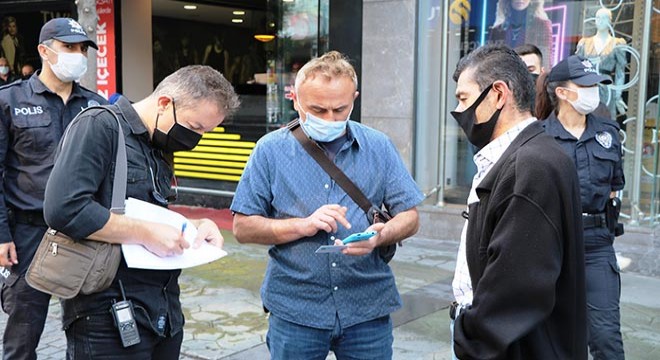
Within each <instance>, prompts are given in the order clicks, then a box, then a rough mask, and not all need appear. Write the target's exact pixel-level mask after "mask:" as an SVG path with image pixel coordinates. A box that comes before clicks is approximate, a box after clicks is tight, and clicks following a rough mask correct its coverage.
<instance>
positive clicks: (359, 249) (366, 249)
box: [335, 223, 385, 256]
mask: <svg viewBox="0 0 660 360" xmlns="http://www.w3.org/2000/svg"><path fill="white" fill-rule="evenodd" d="M384 227H385V223H375V224H373V225H371V226H369V227H368V228H367V229H365V230H364V231H365V232H367V231H376V232H377V234H376V235H374V236H372V237H370V238H369V239H368V240H364V241H356V242H352V243H348V244H346V246H348V247H347V248H346V249H344V250H342V251H341V252H342V253H343V254H344V255H353V256H360V255H366V254H369V253H370V252H372V251H373V250H374V249H375V248H377V247H379V246H380V245H381V243H382V242H383V238H382V230H383V228H384ZM335 245H344V243H343V242H342V241H341V240H335Z"/></svg>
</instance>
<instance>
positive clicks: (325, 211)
mask: <svg viewBox="0 0 660 360" xmlns="http://www.w3.org/2000/svg"><path fill="white" fill-rule="evenodd" d="M347 211H348V208H347V207H345V206H339V205H338V204H331V205H323V206H321V207H320V208H318V209H317V210H316V211H314V213H313V214H312V215H310V216H308V217H307V218H305V226H304V227H303V229H302V233H303V235H304V236H313V235H314V234H316V233H317V232H319V231H320V230H323V231H326V232H328V233H334V232H337V222H339V223H340V224H342V225H343V226H344V227H345V228H347V229H350V228H351V223H349V222H348V220H346V212H347Z"/></svg>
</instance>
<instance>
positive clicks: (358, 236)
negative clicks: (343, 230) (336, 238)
mask: <svg viewBox="0 0 660 360" xmlns="http://www.w3.org/2000/svg"><path fill="white" fill-rule="evenodd" d="M376 234H377V232H376V231H365V232H359V233H355V234H351V235H349V236H348V237H346V238H345V239H344V240H342V241H341V242H342V243H344V245H346V244H349V243H352V242H356V241H364V240H369V239H370V238H372V237H373V236H374V235H376Z"/></svg>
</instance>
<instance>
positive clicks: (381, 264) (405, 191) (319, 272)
mask: <svg viewBox="0 0 660 360" xmlns="http://www.w3.org/2000/svg"><path fill="white" fill-rule="evenodd" d="M356 89H357V76H356V74H355V70H354V69H353V67H352V66H351V65H350V64H349V63H348V61H347V60H346V59H345V58H344V57H343V56H342V55H341V54H340V53H338V52H336V51H332V52H329V53H327V54H325V55H323V56H321V57H320V58H316V59H313V60H311V61H310V62H308V63H307V64H306V65H305V66H303V67H302V68H301V69H300V71H299V72H298V74H297V77H296V83H295V94H294V96H293V101H294V107H295V109H296V110H297V111H298V114H299V116H300V122H301V126H302V129H303V130H304V132H305V134H306V135H307V136H308V137H310V138H311V139H312V140H313V141H316V143H317V144H318V145H319V146H320V147H321V148H322V149H323V150H324V151H325V153H326V154H327V155H328V156H329V158H330V159H331V160H332V161H334V163H335V164H336V165H337V166H338V167H339V168H340V169H341V170H342V171H344V173H345V174H346V175H347V176H348V178H350V179H351V180H352V181H353V182H354V183H355V184H356V186H357V187H358V188H359V189H360V190H361V191H362V192H363V193H364V194H365V196H366V197H367V198H368V199H369V200H370V201H371V203H372V204H375V205H377V206H379V205H385V206H386V207H387V208H388V209H389V211H390V212H391V214H392V215H393V216H394V217H393V218H392V220H390V221H389V222H388V223H386V224H383V223H376V224H373V225H370V223H369V220H368V219H367V216H366V215H365V213H364V211H363V210H362V209H361V208H360V207H359V206H358V205H357V204H356V203H355V202H353V200H352V199H351V198H350V197H349V196H348V195H347V194H346V192H345V191H344V190H343V189H342V188H341V187H340V186H339V185H338V184H337V183H335V182H334V181H333V180H332V179H331V177H330V175H328V174H327V173H326V172H325V171H323V170H322V169H321V167H320V166H319V165H318V164H317V162H316V161H315V160H314V159H312V158H311V157H310V156H309V155H308V154H307V153H306V152H305V150H304V149H303V147H302V146H301V144H300V143H299V142H298V141H297V140H296V138H295V137H294V136H293V134H292V133H291V131H290V130H289V129H287V128H284V129H280V130H278V131H275V132H272V133H270V134H268V135H266V136H264V137H263V138H262V139H261V140H259V142H258V143H257V146H256V147H255V148H254V151H253V153H252V155H251V157H250V160H249V161H248V164H247V166H246V168H245V171H244V173H243V177H242V178H241V181H240V183H239V184H238V188H237V189H236V195H235V196H234V201H233V203H232V206H231V209H232V211H233V212H234V213H235V217H234V234H235V235H236V239H237V240H238V241H239V242H241V243H259V244H267V245H271V247H270V250H269V254H270V261H269V264H268V269H267V270H266V276H265V280H264V283H263V286H262V289H261V297H262V300H263V303H264V306H265V308H266V309H267V310H269V311H270V313H271V316H270V319H269V322H270V324H269V325H270V326H269V330H268V336H267V344H268V348H269V350H270V353H271V357H272V358H273V359H276V360H277V359H287V360H290V359H325V358H326V356H327V354H328V351H329V350H332V351H333V352H334V353H335V355H336V356H337V358H338V359H346V358H359V359H390V358H391V357H392V341H393V337H392V322H391V319H390V313H392V312H393V311H395V310H397V309H398V308H399V307H401V298H400V297H399V294H398V292H397V289H396V285H395V282H394V276H393V274H392V271H391V269H390V267H389V266H388V265H387V263H386V262H385V261H384V260H383V259H382V258H381V257H380V256H379V251H378V249H377V247H378V246H382V245H387V244H394V243H396V242H398V241H401V240H403V239H405V238H407V237H409V236H411V235H413V234H415V232H416V231H417V229H418V227H419V221H418V215H417V210H416V206H417V204H419V203H420V202H421V201H422V199H423V196H422V194H421V192H420V191H419V189H418V188H417V186H416V185H415V182H414V181H413V179H412V178H411V176H410V174H409V173H408V171H407V170H406V168H405V166H404V164H403V162H402V161H401V158H400V157H399V154H398V153H397V150H396V148H395V147H394V145H393V144H392V142H391V141H390V140H389V139H388V138H387V137H386V136H385V135H384V134H382V133H380V132H378V131H376V130H374V129H371V128H368V127H366V126H364V125H361V124H359V123H357V122H354V121H349V120H348V118H349V117H350V114H351V111H352V109H353V101H354V100H355V98H357V96H358V92H357V91H356ZM366 230H373V231H377V232H378V234H377V235H376V236H374V237H372V238H370V239H369V240H365V241H360V242H355V243H350V244H349V245H348V248H347V249H344V250H343V251H342V252H340V253H330V254H315V250H316V249H317V248H318V247H319V246H321V245H333V244H341V239H344V238H346V237H347V236H349V235H350V234H352V233H354V232H362V231H366Z"/></svg>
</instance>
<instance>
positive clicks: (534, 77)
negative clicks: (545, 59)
mask: <svg viewBox="0 0 660 360" xmlns="http://www.w3.org/2000/svg"><path fill="white" fill-rule="evenodd" d="M529 75H531V76H532V80H534V85H535V86H536V80H538V79H539V74H534V73H529Z"/></svg>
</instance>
